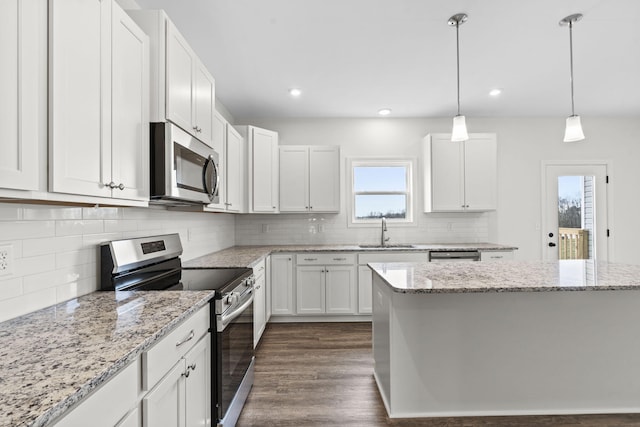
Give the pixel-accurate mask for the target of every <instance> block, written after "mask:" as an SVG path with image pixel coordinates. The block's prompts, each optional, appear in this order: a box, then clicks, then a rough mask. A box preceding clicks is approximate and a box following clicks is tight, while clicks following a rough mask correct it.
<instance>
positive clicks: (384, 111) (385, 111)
mask: <svg viewBox="0 0 640 427" xmlns="http://www.w3.org/2000/svg"><path fill="white" fill-rule="evenodd" d="M378 114H380V115H381V116H388V115H389V114H391V109H390V108H383V109H382V110H378Z"/></svg>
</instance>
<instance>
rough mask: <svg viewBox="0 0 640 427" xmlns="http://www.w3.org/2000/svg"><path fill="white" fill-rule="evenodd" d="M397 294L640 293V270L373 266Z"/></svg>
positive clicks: (558, 265)
mask: <svg viewBox="0 0 640 427" xmlns="http://www.w3.org/2000/svg"><path fill="white" fill-rule="evenodd" d="M369 266H370V267H371V268H372V269H373V271H374V272H375V273H376V274H378V275H379V276H380V277H382V279H383V280H384V281H385V283H387V284H388V285H389V286H390V287H391V289H392V290H393V291H394V292H402V293H470V292H544V291H582V290H623V289H637V290H640V266H638V265H625V264H609V263H597V262H594V261H591V260H566V261H503V262H490V263H485V262H457V263H453V262H451V263H371V264H369Z"/></svg>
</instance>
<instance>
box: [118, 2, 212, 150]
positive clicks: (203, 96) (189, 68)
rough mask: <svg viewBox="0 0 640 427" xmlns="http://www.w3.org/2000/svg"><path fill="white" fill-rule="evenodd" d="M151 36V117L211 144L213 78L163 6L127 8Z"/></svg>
mask: <svg viewBox="0 0 640 427" xmlns="http://www.w3.org/2000/svg"><path fill="white" fill-rule="evenodd" d="M128 13H129V14H130V15H131V17H132V18H133V19H134V20H135V21H136V22H137V23H138V25H140V26H141V27H142V29H144V30H145V32H146V33H147V34H149V36H150V38H151V121H152V122H163V121H165V120H169V121H171V122H173V123H175V124H176V125H178V126H180V127H181V128H182V129H183V130H184V131H186V132H188V133H189V134H191V135H193V136H194V137H196V138H198V139H199V140H201V141H203V142H204V143H206V144H208V145H211V146H213V144H214V139H215V129H214V120H215V118H214V111H215V80H214V78H213V77H212V76H211V74H210V73H209V71H208V70H207V68H206V67H205V66H204V65H203V64H202V62H201V61H200V59H199V58H198V56H197V55H196V54H195V52H194V51H193V49H191V47H190V46H189V44H188V43H187V41H186V40H185V38H184V37H183V36H182V34H180V32H179V31H178V29H177V28H176V26H175V25H174V24H173V23H172V22H171V20H169V18H168V16H167V15H166V14H165V13H164V11H162V10H130V11H128Z"/></svg>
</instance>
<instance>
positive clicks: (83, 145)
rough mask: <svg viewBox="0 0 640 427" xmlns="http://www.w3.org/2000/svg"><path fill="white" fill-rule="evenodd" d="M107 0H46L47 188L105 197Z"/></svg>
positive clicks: (108, 136) (107, 193)
mask: <svg viewBox="0 0 640 427" xmlns="http://www.w3.org/2000/svg"><path fill="white" fill-rule="evenodd" d="M111 8H112V2H111V0H86V1H79V0H50V1H49V34H50V44H49V72H50V75H49V126H50V131H49V138H50V140H49V143H50V156H51V161H50V181H49V186H50V189H51V191H53V192H61V193H72V194H83V195H90V196H104V197H110V196H111V189H110V188H109V186H108V184H109V183H110V182H111V126H110V124H111V116H110V111H111V100H110V94H111V87H110V86H111V79H110V76H111V31H110V29H111Z"/></svg>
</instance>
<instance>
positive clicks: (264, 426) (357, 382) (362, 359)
mask: <svg viewBox="0 0 640 427" xmlns="http://www.w3.org/2000/svg"><path fill="white" fill-rule="evenodd" d="M237 426H238V427H253V426H255V427H268V426H278V427H281V426H282V427H294V426H295V427H302V426H359V427H360V426H361V427H378V426H397V427H409V426H434V427H436V426H437V427H445V426H446V427H461V426H465V427H466V426H483V427H484V426H523V427H529V426H531V427H533V426H536V427H538V426H575V427H587V426H588V427H603V426H640V415H624V414H621V415H615V414H614V415H580V416H527V417H460V418H420V419H393V420H391V419H389V418H388V417H387V414H386V411H385V408H384V405H383V403H382V400H381V398H380V395H379V394H378V390H377V387H376V384H375V380H374V379H373V358H372V355H371V324H370V323H272V324H269V325H268V326H267V330H266V331H265V333H264V335H263V336H262V341H261V344H260V345H259V347H258V349H257V352H256V376H255V383H254V385H253V389H252V391H251V394H250V395H249V399H248V400H247V403H246V404H245V407H244V409H243V411H242V414H241V415H240V419H239V420H238V423H237Z"/></svg>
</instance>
